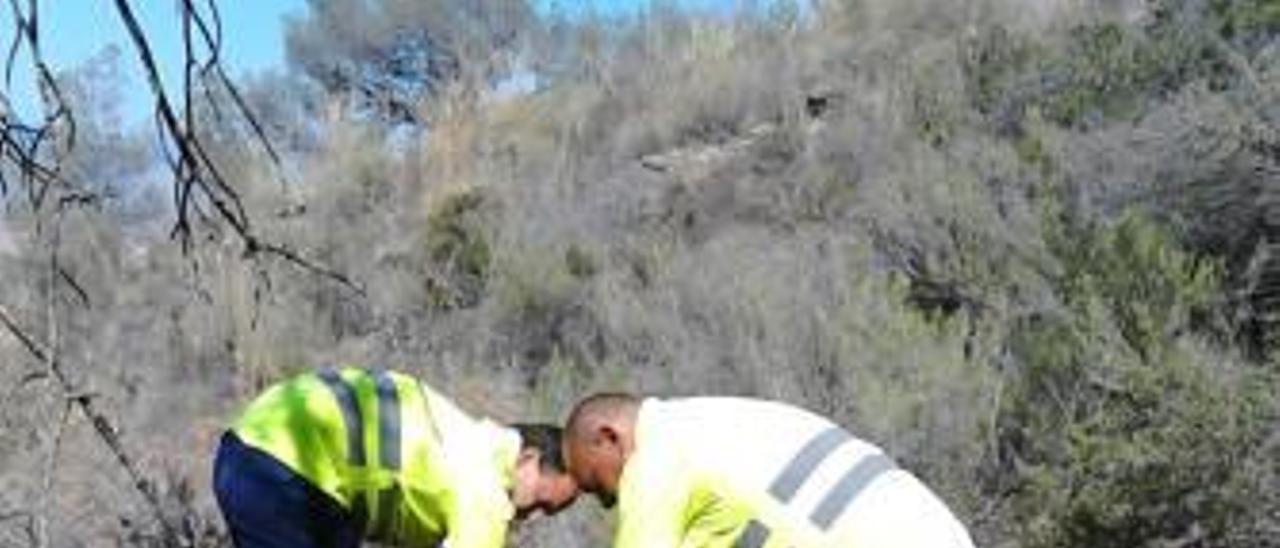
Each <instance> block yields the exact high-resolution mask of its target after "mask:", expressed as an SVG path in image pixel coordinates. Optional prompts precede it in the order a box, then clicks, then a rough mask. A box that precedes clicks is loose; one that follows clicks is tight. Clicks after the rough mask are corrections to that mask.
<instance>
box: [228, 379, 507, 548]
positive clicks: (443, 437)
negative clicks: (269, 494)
mask: <svg viewBox="0 0 1280 548" xmlns="http://www.w3.org/2000/svg"><path fill="white" fill-rule="evenodd" d="M232 429H233V430H234V432H235V433H236V435H237V436H239V437H240V439H241V440H242V441H243V442H244V443H246V444H248V445H251V446H253V447H256V448H258V449H261V450H262V451H265V452H267V453H269V454H270V455H272V456H273V457H275V458H276V459H277V460H279V461H280V462H281V463H283V464H285V465H286V466H288V467H289V468H290V469H292V470H294V471H295V472H297V473H298V474H299V475H301V476H302V477H304V478H306V479H307V480H308V481H310V482H311V483H312V484H313V485H315V486H316V487H318V488H320V489H321V490H322V491H324V492H325V493H328V494H329V495H330V496H332V497H333V499H334V500H336V501H337V502H338V503H339V504H341V505H342V506H343V507H344V508H346V509H347V510H349V511H351V512H352V513H353V515H355V516H356V518H357V519H359V520H361V521H362V522H363V523H364V524H365V536H366V538H369V539H373V540H380V541H383V542H387V543H390V544H395V545H402V546H436V545H438V544H440V543H441V542H442V541H443V542H446V543H447V544H448V546H449V548H499V547H501V546H504V544H505V542H506V531H507V525H508V523H509V522H510V520H511V518H512V517H513V516H514V514H515V509H514V507H513V506H512V503H511V499H510V496H509V495H508V492H507V490H508V488H509V487H510V485H511V481H512V475H513V474H514V469H515V462H516V458H517V456H518V454H519V450H520V438H519V434H518V433H517V432H515V431H514V430H511V429H508V428H504V427H501V426H498V425H496V424H494V423H491V422H489V421H487V420H475V419H472V418H471V417H469V416H467V415H466V414H465V413H463V412H462V411H461V410H459V409H458V408H457V407H456V406H455V405H454V404H453V403H452V402H450V401H449V400H448V399H446V398H445V397H443V396H441V395H440V394H438V393H436V392H435V391H433V390H432V389H431V388H430V387H428V386H425V385H424V384H422V383H420V382H418V381H417V380H415V379H413V378H412V377H409V376H406V375H401V374H398V373H392V372H386V371H365V370H362V369H355V368H345V369H342V370H327V371H321V372H317V373H310V374H305V375H301V376H299V377H296V378H294V379H292V380H288V381H285V382H283V383H280V384H278V385H276V386H273V387H272V388H270V389H268V390H267V391H266V392H264V393H263V394H262V395H261V396H259V397H258V398H257V399H256V400H255V401H254V402H253V403H251V404H250V405H249V407H248V409H246V410H245V411H244V413H243V414H242V415H241V416H240V418H239V420H238V421H237V422H236V423H235V424H234V426H233V427H232Z"/></svg>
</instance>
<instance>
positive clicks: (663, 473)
mask: <svg viewBox="0 0 1280 548" xmlns="http://www.w3.org/2000/svg"><path fill="white" fill-rule="evenodd" d="M670 455H671V453H670V452H667V451H648V452H645V453H637V454H636V455H633V457H632V459H631V462H629V463H628V464H627V468H626V470H625V472H624V474H623V478H622V484H621V485H620V486H619V493H618V520H619V522H618V531H617V535H616V538H615V539H614V547H615V548H678V547H679V546H680V545H681V543H682V542H683V540H684V536H685V528H686V525H687V524H686V519H685V515H686V508H688V506H689V503H690V500H689V499H690V496H691V493H692V485H691V478H690V477H689V475H688V474H687V473H686V472H685V470H684V469H683V467H681V466H680V465H679V463H678V462H675V460H676V459H674V458H671V456H670Z"/></svg>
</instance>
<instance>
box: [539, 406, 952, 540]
mask: <svg viewBox="0 0 1280 548" xmlns="http://www.w3.org/2000/svg"><path fill="white" fill-rule="evenodd" d="M564 453H565V459H566V461H567V462H566V463H567V465H568V467H569V472H570V474H572V475H573V476H574V478H575V479H576V480H577V482H578V485H579V488H581V489H582V490H583V491H584V492H591V493H595V494H596V495H597V496H599V497H600V499H601V501H602V503H604V505H605V506H606V507H611V506H613V503H614V502H615V501H616V502H617V504H618V511H619V522H618V530H617V532H616V542H615V544H614V546H615V548H677V547H680V548H729V547H743V548H758V547H762V546H767V547H771V548H780V547H792V548H836V547H840V548H889V547H898V548H917V547H918V548H926V547H928V548H970V547H972V546H973V543H972V541H971V540H970V538H969V534H968V532H967V531H966V530H965V528H964V526H962V525H961V524H960V523H959V521H957V520H956V518H955V517H954V516H953V515H952V513H951V511H950V510H948V509H947V507H946V505H944V504H943V503H942V501H940V500H939V499H938V498H937V497H936V496H934V494H933V493H932V492H930V491H929V489H928V488H926V487H925V486H924V485H923V484H922V483H920V481H918V480H917V479H916V478H915V477H914V476H912V475H911V474H910V473H908V472H906V471H904V470H902V469H900V468H898V467H897V466H895V465H894V463H893V461H892V460H890V459H889V458H888V457H887V456H885V454H884V453H883V452H882V451H881V450H879V449H877V448H876V447H875V446H873V445H871V444H868V443H866V442H863V441H860V440H858V439H856V438H854V437H852V436H850V435H849V434H848V433H847V432H845V431H844V430H843V429H841V428H840V427H838V426H836V425H834V424H832V423H831V422H830V421H828V420H826V419H824V418H822V417H819V416H817V415H814V414H812V413H809V412H807V411H804V410H802V409H798V408H795V407H791V406H788V405H784V404H781V403H776V402H769V401H762V400H750V399H741V398H689V399H674V400H659V399H644V400H640V399H638V398H636V397H634V396H630V395H626V394H599V395H595V396H592V397H589V398H587V399H585V400H583V401H582V402H580V403H579V404H578V405H577V407H576V408H575V409H574V410H573V413H572V414H571V415H570V417H569V421H568V425H567V426H566V428H565V435H564Z"/></svg>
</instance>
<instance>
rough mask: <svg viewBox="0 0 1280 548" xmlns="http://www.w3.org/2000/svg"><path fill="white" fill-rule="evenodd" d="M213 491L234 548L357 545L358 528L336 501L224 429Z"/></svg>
mask: <svg viewBox="0 0 1280 548" xmlns="http://www.w3.org/2000/svg"><path fill="white" fill-rule="evenodd" d="M213 490H214V494H215V495H216V496H217V499H218V507H219V508H221V509H222V516H223V518H224V519H226V521H227V528H228V529H230V531H231V539H232V541H234V542H235V545H236V546H237V547H238V548H359V546H360V537H361V531H362V528H361V527H360V525H359V524H358V523H356V520H355V519H354V518H353V517H352V516H351V514H350V512H347V511H346V509H344V508H343V507H342V505H340V504H338V502H337V501H336V500H334V499H333V497H330V496H329V495H328V494H327V493H325V492H324V491H321V490H320V489H319V488H317V487H315V486H314V485H311V483H310V482H308V481H307V480H306V478H303V477H302V476H300V475H298V474H297V473H296V472H294V471H293V470H291V469H290V468H289V467H287V466H285V465H284V464H282V463H281V462H280V461H278V460H276V459H275V458H274V457H272V456H271V455H269V454H267V453H265V452H263V451H261V450H259V449H256V448H254V447H250V446H248V445H245V444H244V442H242V441H240V438H238V437H236V435H235V434H234V433H231V432H227V433H226V434H224V435H223V436H222V441H221V442H220V443H219V445H218V456H217V459H216V460H215V461H214V465H213Z"/></svg>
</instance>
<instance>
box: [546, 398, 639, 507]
mask: <svg viewBox="0 0 1280 548" xmlns="http://www.w3.org/2000/svg"><path fill="white" fill-rule="evenodd" d="M639 409H640V400H639V399H638V398H636V397H635V396H632V395H630V394H596V395H594V396H590V397H588V398H586V399H584V400H582V401H581V402H579V403H578V405H577V406H576V407H574V409H573V412H572V413H570V414H569V421H568V423H567V425H566V426H565V436H564V450H563V453H564V457H565V460H566V464H568V468H569V474H570V475H572V476H573V479H574V480H575V481H577V482H578V487H579V488H580V489H582V490H583V491H586V492H588V493H594V494H595V495H596V497H598V498H599V499H600V503H601V504H603V505H604V506H605V507H606V508H608V507H612V506H613V503H614V502H615V501H616V498H617V496H618V482H619V480H620V479H621V478H622V470H623V468H624V467H625V466H626V464H627V459H628V458H630V457H631V453H632V451H634V450H635V423H636V413H637V411H638V410H639Z"/></svg>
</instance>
